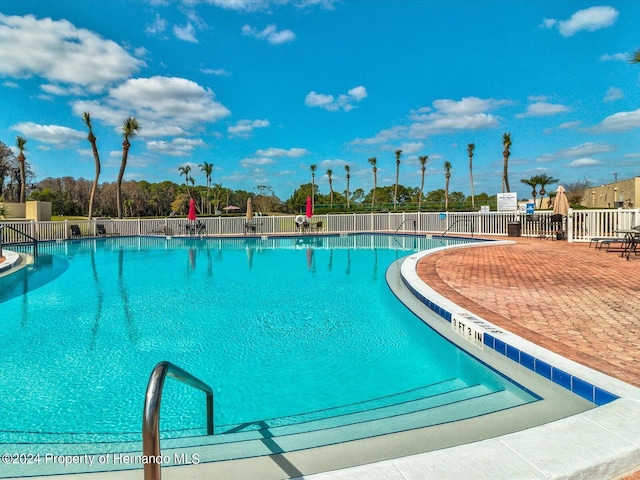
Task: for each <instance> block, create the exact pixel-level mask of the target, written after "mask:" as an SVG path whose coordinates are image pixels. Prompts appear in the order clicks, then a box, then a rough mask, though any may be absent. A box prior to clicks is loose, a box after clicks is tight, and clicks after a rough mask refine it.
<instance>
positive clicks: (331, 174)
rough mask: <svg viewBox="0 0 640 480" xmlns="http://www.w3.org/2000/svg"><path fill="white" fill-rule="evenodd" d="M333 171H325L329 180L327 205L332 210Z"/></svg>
mask: <svg viewBox="0 0 640 480" xmlns="http://www.w3.org/2000/svg"><path fill="white" fill-rule="evenodd" d="M332 176H333V170H331V169H330V168H329V169H327V177H328V178H329V203H330V205H331V208H332V209H333V178H332Z"/></svg>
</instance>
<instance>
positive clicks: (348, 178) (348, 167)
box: [344, 165, 351, 209]
mask: <svg viewBox="0 0 640 480" xmlns="http://www.w3.org/2000/svg"><path fill="white" fill-rule="evenodd" d="M344 171H345V172H347V189H346V190H345V192H344V194H345V197H347V209H348V208H349V193H350V192H349V180H350V179H351V167H350V166H349V165H345V166H344Z"/></svg>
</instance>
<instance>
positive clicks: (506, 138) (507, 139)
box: [502, 133, 511, 193]
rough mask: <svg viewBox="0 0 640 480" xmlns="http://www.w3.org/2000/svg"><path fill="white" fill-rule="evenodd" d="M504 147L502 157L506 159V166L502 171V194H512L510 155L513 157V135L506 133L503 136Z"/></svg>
mask: <svg viewBox="0 0 640 480" xmlns="http://www.w3.org/2000/svg"><path fill="white" fill-rule="evenodd" d="M502 146H503V147H504V150H503V151H502V157H503V158H504V166H503V169H502V193H504V192H505V190H506V191H507V192H510V191H511V189H510V188H509V175H508V174H509V155H511V134H510V133H505V134H503V135H502Z"/></svg>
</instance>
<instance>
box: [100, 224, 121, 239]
mask: <svg viewBox="0 0 640 480" xmlns="http://www.w3.org/2000/svg"><path fill="white" fill-rule="evenodd" d="M96 231H97V232H98V235H100V236H101V237H107V236H113V235H119V234H118V233H109V232H107V229H106V228H105V227H104V225H103V224H102V223H96Z"/></svg>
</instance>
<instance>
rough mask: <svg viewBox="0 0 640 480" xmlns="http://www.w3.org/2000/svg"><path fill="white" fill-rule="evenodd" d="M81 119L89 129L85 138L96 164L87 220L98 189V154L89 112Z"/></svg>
mask: <svg viewBox="0 0 640 480" xmlns="http://www.w3.org/2000/svg"><path fill="white" fill-rule="evenodd" d="M82 119H83V120H84V123H85V124H86V125H87V128H88V129H89V135H87V140H89V143H90V144H91V151H92V152H93V162H94V163H95V166H96V176H95V177H94V178H93V185H91V196H90V197H89V220H91V218H92V217H93V201H94V200H95V198H96V192H97V190H98V180H99V179H100V155H99V154H98V145H97V144H96V136H95V135H94V134H93V127H92V125H91V114H90V113H89V112H84V113H83V114H82Z"/></svg>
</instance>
